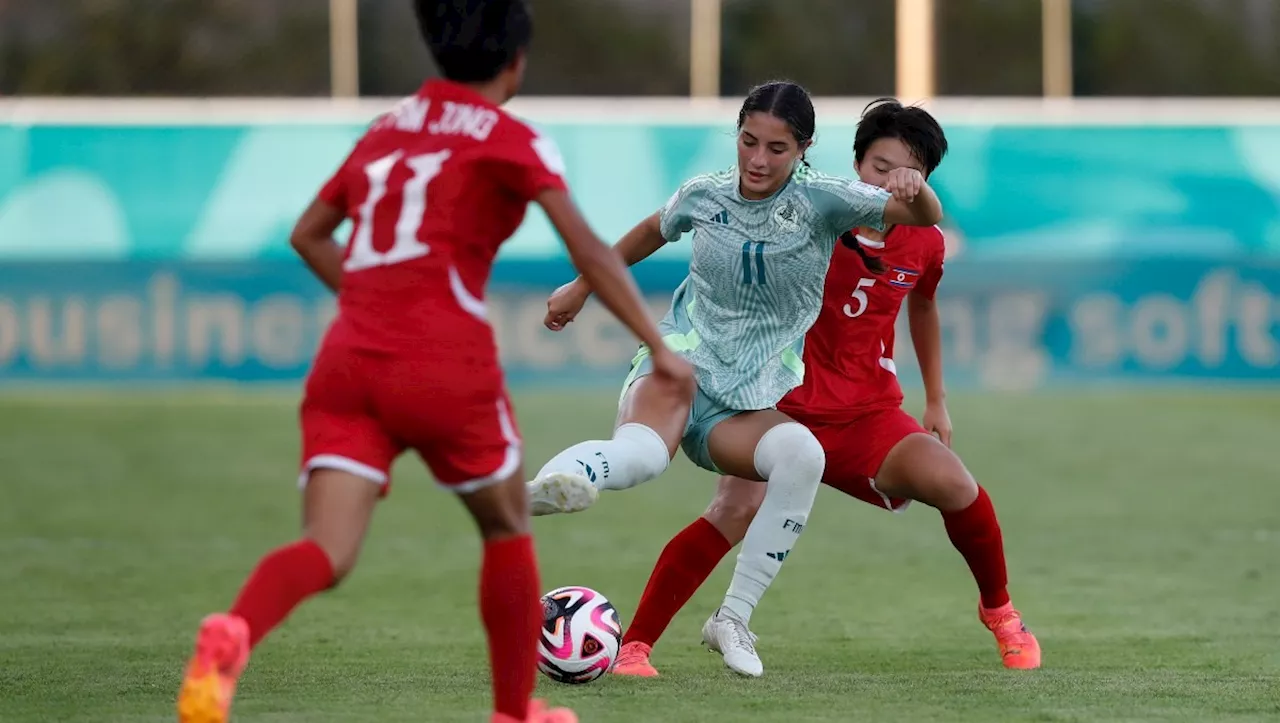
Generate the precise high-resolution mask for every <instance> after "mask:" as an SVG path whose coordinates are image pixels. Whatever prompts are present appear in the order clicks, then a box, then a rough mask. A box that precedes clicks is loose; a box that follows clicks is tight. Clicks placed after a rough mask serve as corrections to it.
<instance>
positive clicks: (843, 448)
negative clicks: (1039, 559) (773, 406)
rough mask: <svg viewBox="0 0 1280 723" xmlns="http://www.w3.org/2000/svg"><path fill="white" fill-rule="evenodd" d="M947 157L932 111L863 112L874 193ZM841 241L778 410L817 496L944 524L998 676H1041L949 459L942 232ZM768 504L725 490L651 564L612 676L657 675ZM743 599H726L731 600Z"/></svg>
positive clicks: (857, 153) (750, 668)
mask: <svg viewBox="0 0 1280 723" xmlns="http://www.w3.org/2000/svg"><path fill="white" fill-rule="evenodd" d="M946 150H947V141H946V137H945V135H944V134H943V131H942V128H941V127H940V126H939V125H938V123H937V121H936V120H934V118H933V117H932V116H931V115H929V113H928V112H926V111H925V110H923V109H920V108H911V107H903V106H902V105H901V104H899V103H898V102H896V101H893V100H891V99H882V100H880V101H877V102H876V103H873V104H872V105H871V106H868V109H867V111H866V112H865V113H864V115H863V117H862V119H861V121H860V122H859V124H858V131H857V136H856V139H855V141H854V159H855V161H854V166H855V169H856V170H857V173H858V176H859V177H860V178H861V179H862V180H863V181H866V182H867V183H871V184H876V185H881V184H883V183H884V179H885V177H886V175H887V174H888V173H889V171H891V170H892V169H894V168H900V167H904V166H905V167H910V168H915V169H916V170H918V171H920V172H921V173H922V174H924V175H925V176H926V177H927V176H928V175H929V174H930V173H932V172H933V170H934V169H935V168H936V167H937V166H938V164H939V163H940V162H941V161H942V157H943V156H944V155H945V154H946ZM886 239H887V241H888V243H885V240H886ZM842 240H843V241H844V243H843V244H841V245H839V246H837V247H836V252H835V254H834V257H833V258H832V262H831V267H830V269H829V271H828V273H827V279H826V290H825V300H824V302H823V309H822V312H821V314H820V315H819V316H818V320H817V321H816V322H815V323H814V325H813V327H812V328H811V329H810V331H809V333H808V335H807V336H806V338H805V348H804V361H805V366H806V374H805V379H804V383H803V385H802V386H800V387H798V388H796V389H795V390H794V391H792V392H791V393H790V394H789V395H788V396H787V397H785V398H784V399H783V400H782V403H781V404H779V405H778V408H779V409H780V410H781V411H783V412H785V413H786V414H788V415H790V416H791V417H792V418H793V419H795V420H796V421H798V422H800V423H801V424H804V425H805V426H806V427H808V428H809V429H810V431H812V432H813V433H814V436H816V437H817V438H818V440H819V442H821V443H822V446H823V448H824V450H825V451H826V455H827V464H826V469H825V472H824V477H823V480H822V481H823V483H824V484H826V485H829V486H831V487H834V488H836V489H838V490H840V491H841V492H844V493H845V494H847V495H850V496H851V497H855V498H857V499H859V500H862V501H863V502H867V503H869V504H872V505H874V506H876V507H881V508H885V509H889V510H893V511H900V510H902V509H903V508H904V507H906V506H907V504H908V503H909V501H910V500H919V501H921V502H923V503H925V504H927V505H930V506H931V507H934V508H937V509H938V510H939V511H940V512H941V513H942V521H943V524H944V525H945V527H946V530H947V535H948V536H949V537H950V539H951V542H952V544H953V545H954V546H955V548H956V550H957V551H958V552H959V553H960V554H961V555H962V556H963V557H964V559H965V562H967V563H968V565H969V569H970V571H971V572H972V573H973V577H974V580H975V581H976V582H977V585H978V591H979V595H980V602H979V605H978V617H979V619H980V620H981V621H982V623H983V624H984V625H986V627H987V628H988V629H990V630H991V632H992V633H993V634H994V636H995V639H996V643H997V646H998V648H999V651H1000V655H1001V658H1002V660H1003V662H1004V665H1005V667H1008V668H1023V669H1026V668H1037V667H1039V665H1040V646H1039V643H1038V642H1037V641H1036V639H1035V637H1034V636H1033V635H1032V634H1031V633H1030V632H1028V631H1027V629H1026V627H1025V626H1024V625H1023V623H1022V616H1021V614H1020V613H1019V612H1018V611H1017V610H1016V609H1014V607H1013V604H1012V602H1011V601H1010V599H1009V594H1008V592H1007V590H1006V585H1007V575H1006V570H1005V559H1004V547H1003V544H1004V543H1003V540H1002V537H1001V533H1000V525H999V523H998V522H997V520H996V514H995V510H994V508H993V507H992V504H991V500H990V498H989V497H988V496H987V493H986V491H985V490H983V489H982V487H981V486H979V485H978V483H977V482H975V481H974V479H973V477H972V476H970V474H969V472H968V470H966V469H965V466H964V464H963V463H962V462H961V461H960V458H959V457H958V456H956V454H955V453H954V452H953V451H951V449H950V441H951V421H950V419H949V417H948V414H947V408H946V403H945V391H944V387H943V379H942V349H941V347H942V343H941V332H940V325H939V319H938V310H937V305H936V303H935V301H934V293H935V291H936V290H937V287H938V282H939V281H940V280H941V278H942V268H943V256H944V250H945V249H944V243H943V237H942V232H941V231H939V230H938V228H937V227H910V226H896V227H892V228H891V229H889V230H888V233H887V235H885V234H877V233H873V232H870V231H866V230H860V229H855V230H853V231H851V232H849V233H847V234H845V236H844V237H842ZM868 249H869V250H868ZM904 302H905V303H906V306H907V316H908V320H909V322H910V328H911V337H912V341H913V342H914V345H915V349H916V353H917V356H918V357H919V361H920V372H921V375H922V377H923V379H924V386H925V396H926V404H925V413H924V419H923V425H922V424H921V423H919V422H917V421H916V420H915V419H914V418H912V417H911V415H909V414H907V413H906V412H904V411H903V410H902V408H901V406H902V402H903V395H902V388H901V387H900V386H899V384H898V378H897V372H896V368H895V366H894V362H893V345H894V322H895V320H896V319H897V316H898V312H899V310H900V309H901V307H902V305H903V303H904ZM763 496H764V488H763V486H762V485H760V484H759V483H756V482H752V481H749V480H745V479H739V478H735V477H727V476H726V477H721V478H720V483H719V488H718V490H717V493H716V498H715V499H714V500H713V501H712V503H711V505H710V506H709V507H708V508H707V511H706V512H705V513H704V514H703V516H702V517H700V518H699V519H698V520H696V521H695V522H694V523H693V524H692V525H689V526H688V527H687V528H685V529H684V530H682V531H681V532H680V533H679V534H677V535H676V536H675V538H674V539H672V540H671V542H669V543H668V544H667V546H666V548H665V549H664V550H663V551H662V554H661V556H660V557H659V558H658V562H657V565H656V566H655V568H654V571H653V574H652V575H651V576H650V578H649V582H648V585H647V586H646V587H645V590H644V593H643V595H642V596H641V598H640V604H639V607H638V608H637V610H636V614H635V616H634V618H633V620H632V623H631V626H630V628H629V629H628V630H627V632H626V634H625V636H624V638H623V647H622V651H621V653H620V654H619V656H618V662H617V665H616V667H615V668H614V672H615V673H617V674H619V675H635V676H646V677H651V676H655V675H657V674H658V671H657V670H656V669H655V668H654V667H653V665H652V664H651V663H650V661H649V656H650V653H651V650H652V646H653V645H654V643H656V642H657V640H658V638H659V637H660V636H661V635H662V633H663V631H664V630H665V629H666V627H667V626H668V625H669V624H670V622H671V619H672V618H673V617H675V614H676V612H678V611H679V610H680V608H681V607H682V606H684V604H685V603H686V602H688V600H689V598H691V597H692V596H693V593H694V592H695V591H696V590H697V589H698V587H699V586H700V585H701V584H702V583H703V581H705V580H706V579H707V577H708V576H710V574H711V572H712V571H713V570H714V569H715V566H716V565H717V563H719V561H720V560H721V558H723V557H724V556H725V554H726V553H728V552H729V550H730V549H731V548H732V547H733V546H734V545H736V544H737V543H738V542H739V541H741V540H742V538H743V536H744V535H745V533H746V530H747V526H748V525H749V524H750V523H751V520H752V518H753V517H754V515H755V510H756V509H757V508H758V507H759V505H760V502H761V500H762V498H763ZM735 577H736V576H735ZM741 594H743V591H737V590H735V589H734V588H732V587H731V588H730V589H729V592H728V595H727V597H726V600H728V599H730V598H734V596H735V595H741ZM746 602H747V604H748V605H753V604H754V602H755V601H753V600H748V601H746ZM714 617H715V616H714V615H713V616H712V619H713V620H714ZM713 627H714V626H712V625H711V621H708V625H707V626H705V627H704V628H703V638H704V641H705V642H708V643H709V644H711V647H712V648H713V649H719V650H725V651H734V654H733V655H730V654H729V653H728V652H726V653H725V663H726V665H728V666H729V667H730V668H732V669H733V670H735V671H736V672H738V673H741V674H743V675H749V676H759V675H761V674H762V673H763V672H764V666H763V665H762V664H761V662H760V659H759V656H758V655H757V654H756V653H755V646H754V643H755V636H754V635H752V634H751V633H750V632H749V631H744V632H743V633H742V634H745V636H746V637H747V638H748V639H746V640H742V641H721V640H708V635H712V634H716V635H718V634H724V633H723V630H722V626H721V628H715V629H714V630H712V628H713ZM709 631H711V632H709ZM729 643H734V644H729Z"/></svg>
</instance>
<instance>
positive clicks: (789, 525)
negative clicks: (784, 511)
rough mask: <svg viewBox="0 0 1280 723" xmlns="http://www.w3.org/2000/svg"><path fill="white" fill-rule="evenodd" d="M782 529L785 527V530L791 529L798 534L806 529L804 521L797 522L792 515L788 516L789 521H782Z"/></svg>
mask: <svg viewBox="0 0 1280 723" xmlns="http://www.w3.org/2000/svg"><path fill="white" fill-rule="evenodd" d="M782 529H784V530H791V531H792V532H794V533H796V534H797V535H798V534H800V531H801V530H803V529H804V523H803V522H796V521H795V520H793V519H791V518H790V517H788V518H787V521H786V522H784V523H782Z"/></svg>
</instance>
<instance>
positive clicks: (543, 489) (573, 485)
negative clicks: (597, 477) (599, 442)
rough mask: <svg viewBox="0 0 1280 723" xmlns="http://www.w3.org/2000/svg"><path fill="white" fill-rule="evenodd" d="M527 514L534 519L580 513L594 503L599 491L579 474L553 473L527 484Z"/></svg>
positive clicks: (598, 496)
mask: <svg viewBox="0 0 1280 723" xmlns="http://www.w3.org/2000/svg"><path fill="white" fill-rule="evenodd" d="M528 490H529V504H530V509H529V513H530V514H531V515H533V516H534V517H540V516H542V515H556V514H563V513H565V512H581V511H582V510H585V509H587V508H588V507H590V506H591V505H594V504H595V503H596V500H597V499H599V498H600V490H598V489H596V486H595V485H593V484H591V480H589V479H587V478H586V477H583V476H582V475H580V474H569V473H564V472H553V473H551V474H547V475H543V476H541V477H539V478H537V479H535V480H534V481H532V482H530V483H529V484H528Z"/></svg>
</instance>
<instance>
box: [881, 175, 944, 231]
mask: <svg viewBox="0 0 1280 723" xmlns="http://www.w3.org/2000/svg"><path fill="white" fill-rule="evenodd" d="M884 190H886V191H888V192H889V193H891V194H893V197H892V198H890V199H889V202H888V204H886V205H885V207H884V222H885V225H899V224H900V225H903V226H933V225H934V224H936V223H938V222H940V221H942V202H941V201H939V200H938V194H936V193H934V192H933V189H932V188H931V187H930V186H929V184H928V183H926V182H925V180H924V176H923V175H921V174H920V172H919V171H917V170H916V169H914V168H905V167H903V168H895V169H893V170H892V171H890V172H889V179H888V182H887V183H886V184H885V187H884Z"/></svg>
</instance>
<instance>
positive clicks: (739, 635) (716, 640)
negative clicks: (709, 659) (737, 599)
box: [702, 609, 764, 678]
mask: <svg viewBox="0 0 1280 723" xmlns="http://www.w3.org/2000/svg"><path fill="white" fill-rule="evenodd" d="M702 644H703V645H705V646H707V649H709V650H711V651H713V652H716V653H720V654H721V655H723V656H724V664H725V665H726V666H728V667H729V669H730V670H732V671H733V672H735V673H737V674H739V675H746V676H749V677H752V678H759V677H760V676H762V675H764V663H762V662H760V656H759V655H756V635H755V633H753V632H751V631H750V630H748V629H747V624H746V623H744V622H742V621H741V620H739V619H737V618H735V617H733V616H732V615H726V614H725V613H724V611H723V609H721V610H717V611H716V612H715V614H714V615H712V616H711V617H709V618H707V622H706V624H704V625H703V626H702Z"/></svg>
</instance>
